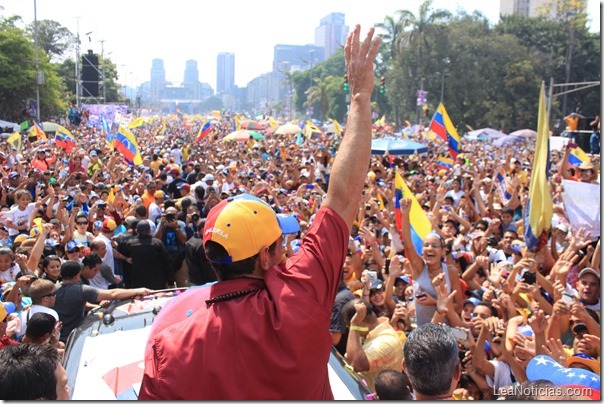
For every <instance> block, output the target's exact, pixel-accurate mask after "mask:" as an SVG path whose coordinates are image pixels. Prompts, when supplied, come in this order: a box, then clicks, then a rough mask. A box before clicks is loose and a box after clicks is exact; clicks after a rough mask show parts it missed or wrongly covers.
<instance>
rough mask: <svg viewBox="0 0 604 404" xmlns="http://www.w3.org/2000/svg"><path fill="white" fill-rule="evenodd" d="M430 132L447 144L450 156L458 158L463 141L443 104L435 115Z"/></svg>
mask: <svg viewBox="0 0 604 404" xmlns="http://www.w3.org/2000/svg"><path fill="white" fill-rule="evenodd" d="M430 130H431V131H432V132H434V133H436V135H438V136H439V137H440V138H441V139H443V140H444V141H445V142H447V144H448V145H449V154H451V157H453V158H454V159H455V158H457V155H458V154H459V153H460V152H461V144H460V142H461V141H460V139H459V135H458V134H457V130H456V129H455V126H454V125H453V122H451V118H449V114H447V110H446V109H445V106H444V105H443V104H442V103H441V104H439V106H438V108H437V109H436V112H435V113H434V117H433V118H432V122H430Z"/></svg>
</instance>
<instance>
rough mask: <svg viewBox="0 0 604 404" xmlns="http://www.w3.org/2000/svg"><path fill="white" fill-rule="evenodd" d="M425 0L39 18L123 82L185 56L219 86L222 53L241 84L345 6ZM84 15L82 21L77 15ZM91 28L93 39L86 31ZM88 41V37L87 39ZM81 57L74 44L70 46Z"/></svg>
mask: <svg viewBox="0 0 604 404" xmlns="http://www.w3.org/2000/svg"><path fill="white" fill-rule="evenodd" d="M420 3H421V0H405V1H400V0H377V1H369V2H361V1H356V0H354V1H353V0H302V1H299V2H293V1H288V0H285V1H283V0H281V1H274V0H255V1H246V0H217V1H211V0H210V1H192V0H171V1H169V2H166V1H158V0H147V1H142V0H121V1H117V0H104V1H94V2H92V1H86V0H37V3H36V5H37V18H38V20H45V19H48V20H55V21H58V22H59V23H61V24H62V25H63V26H65V27H66V28H68V29H69V30H70V31H71V32H73V33H74V34H75V33H77V32H78V21H79V33H80V37H81V42H82V46H81V53H85V52H86V50H87V49H92V50H93V51H94V52H95V53H99V54H100V53H101V43H100V41H101V40H104V52H105V56H106V57H107V58H110V59H111V60H112V61H113V62H114V63H115V64H116V65H117V66H118V74H119V76H120V78H119V81H120V82H121V83H122V84H125V85H138V84H139V83H141V82H143V81H148V80H149V77H150V71H151V60H152V59H154V58H159V59H163V60H164V67H165V69H166V78H167V80H169V81H172V82H174V84H179V83H180V82H181V81H182V80H183V75H184V69H185V62H186V61H187V60H190V59H193V60H197V66H198V70H199V78H200V81H202V82H206V83H209V84H210V85H211V86H212V87H213V88H214V89H215V88H216V56H217V54H218V53H220V52H232V53H234V54H235V83H236V84H237V85H238V86H240V87H243V86H246V85H247V83H248V82H249V81H250V80H251V79H253V78H255V77H257V76H258V75H260V74H262V73H266V72H268V71H270V70H271V69H272V62H273V49H274V45H276V44H291V45H306V44H312V43H313V42H314V31H315V28H316V27H318V26H319V20H320V19H321V18H322V17H324V16H326V15H327V14H329V13H332V12H343V13H344V14H345V16H346V24H347V25H348V26H349V27H351V28H352V27H353V26H354V25H355V24H357V23H359V24H361V28H362V29H363V30H366V29H367V27H369V26H372V25H374V24H376V23H379V22H383V21H384V17H385V16H387V15H395V12H396V11H397V10H400V9H406V10H410V11H412V12H414V13H417V10H418V9H419V4H420ZM432 4H433V8H434V9H439V8H442V9H447V10H450V11H452V12H455V11H457V10H460V9H461V10H465V11H466V12H469V13H471V12H473V11H474V10H478V11H480V12H482V14H484V15H485V16H486V17H487V18H488V19H489V21H491V22H492V23H493V24H496V23H497V22H498V20H499V1H498V0H458V1H455V0H453V1H451V0H434V1H433V3H432ZM0 6H1V7H2V8H3V9H0V14H1V15H3V16H9V15H13V14H15V15H19V16H21V17H22V18H23V21H24V23H30V22H32V21H33V20H34V0H0ZM587 11H588V14H589V18H590V26H591V28H590V30H592V31H595V32H598V31H599V30H600V2H598V1H595V0H588V10H587ZM77 17H79V19H78V18H77ZM88 32H92V33H91V34H90V36H89V37H87V36H85V35H84V34H86V33H88ZM89 39H90V41H89ZM70 52H71V57H73V58H75V47H74V48H72V49H71V50H70Z"/></svg>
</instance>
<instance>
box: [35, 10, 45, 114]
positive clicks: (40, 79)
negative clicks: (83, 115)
mask: <svg viewBox="0 0 604 404" xmlns="http://www.w3.org/2000/svg"><path fill="white" fill-rule="evenodd" d="M34 48H35V53H36V119H37V120H38V121H40V84H42V82H43V81H44V76H43V75H42V74H40V73H41V72H40V70H39V69H40V66H39V64H38V7H37V2H36V0H34Z"/></svg>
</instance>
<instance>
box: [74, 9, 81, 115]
mask: <svg viewBox="0 0 604 404" xmlns="http://www.w3.org/2000/svg"><path fill="white" fill-rule="evenodd" d="M76 20H77V30H78V33H77V36H76V60H75V74H76V77H75V82H76V108H78V109H79V108H80V17H76Z"/></svg>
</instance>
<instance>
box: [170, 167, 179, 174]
mask: <svg viewBox="0 0 604 404" xmlns="http://www.w3.org/2000/svg"><path fill="white" fill-rule="evenodd" d="M170 174H172V175H175V174H180V170H179V169H178V168H173V169H171V170H170Z"/></svg>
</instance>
